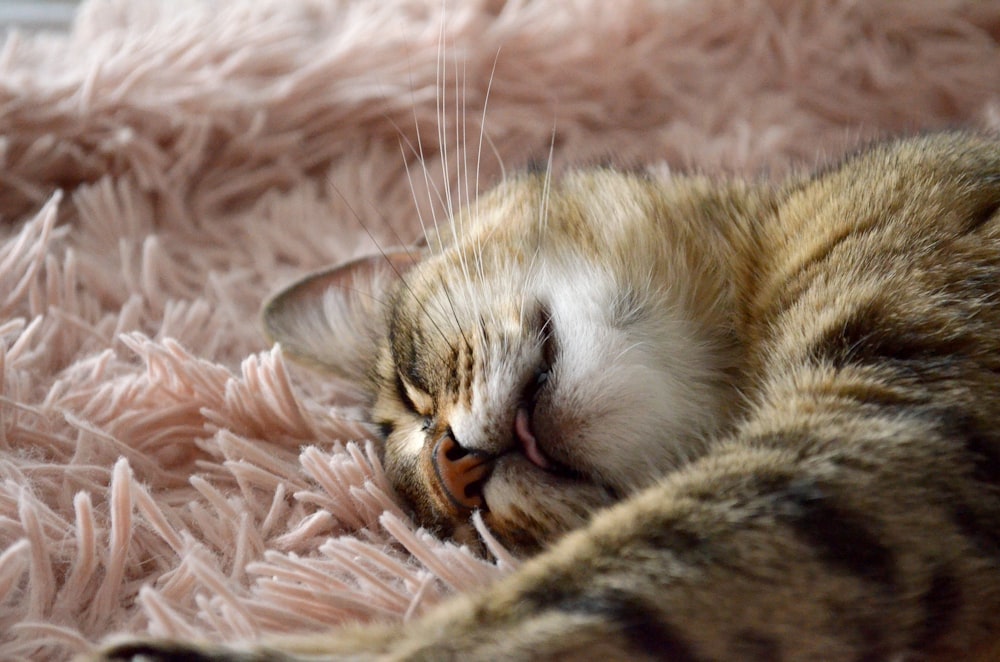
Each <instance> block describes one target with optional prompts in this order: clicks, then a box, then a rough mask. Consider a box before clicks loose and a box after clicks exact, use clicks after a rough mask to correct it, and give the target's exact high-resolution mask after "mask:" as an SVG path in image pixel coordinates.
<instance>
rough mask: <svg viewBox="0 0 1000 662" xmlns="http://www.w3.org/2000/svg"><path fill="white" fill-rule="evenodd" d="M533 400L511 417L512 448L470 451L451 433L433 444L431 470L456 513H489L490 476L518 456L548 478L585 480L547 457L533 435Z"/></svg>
mask: <svg viewBox="0 0 1000 662" xmlns="http://www.w3.org/2000/svg"><path fill="white" fill-rule="evenodd" d="M534 404H535V403H534V401H533V399H531V400H527V401H524V402H522V403H521V404H520V405H519V406H518V408H517V411H516V413H515V415H514V430H513V437H514V442H515V443H514V445H513V446H512V447H511V448H510V449H508V450H507V451H505V452H503V453H501V454H498V455H487V454H484V453H480V452H476V451H471V450H469V449H467V448H465V447H463V446H462V445H461V444H459V442H458V441H456V440H455V438H454V436H453V435H452V434H450V433H447V434H445V435H443V436H442V437H441V438H440V439H439V440H438V442H437V443H436V444H435V447H434V452H433V456H432V466H433V468H434V473H435V478H436V479H437V480H436V482H437V485H438V487H439V488H440V491H441V492H443V493H444V496H445V497H446V498H447V500H448V501H449V502H451V504H452V506H454V507H455V508H456V510H458V511H459V512H462V511H471V510H475V509H481V510H489V504H488V503H487V502H486V498H485V496H484V491H485V487H486V483H487V482H488V481H489V480H490V478H491V477H492V474H493V468H494V465H495V464H496V463H497V461H499V460H501V459H503V458H508V457H511V456H520V457H522V458H524V459H525V460H527V462H528V463H530V464H531V465H532V466H534V467H536V468H537V469H539V470H541V471H543V472H545V473H546V474H548V475H551V476H554V477H557V478H561V479H573V480H581V479H583V478H584V476H583V475H582V474H581V473H580V472H579V471H577V470H575V469H573V468H572V467H570V466H568V465H566V464H564V463H562V462H559V461H558V460H556V459H554V458H553V457H552V456H550V455H549V454H547V453H546V452H545V450H544V448H543V446H542V445H541V444H540V443H539V440H538V438H537V436H536V434H535V431H534V426H533V425H532V420H533V417H534Z"/></svg>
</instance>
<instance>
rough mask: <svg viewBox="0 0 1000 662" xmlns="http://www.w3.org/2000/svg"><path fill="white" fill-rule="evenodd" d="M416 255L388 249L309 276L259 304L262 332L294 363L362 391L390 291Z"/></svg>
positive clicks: (383, 321)
mask: <svg viewBox="0 0 1000 662" xmlns="http://www.w3.org/2000/svg"><path fill="white" fill-rule="evenodd" d="M421 256H422V253H421V251H420V250H419V249H417V250H413V251H410V250H405V249H399V250H389V251H386V252H384V253H378V254H376V255H371V256H368V257H362V258H359V259H356V260H353V261H351V262H347V263H346V264H341V265H339V266H336V267H333V268H331V269H324V270H321V271H317V272H315V273H312V274H309V275H308V276H305V277H304V278H302V279H301V280H299V281H297V282H295V283H293V284H292V285H290V286H288V287H286V288H285V289H283V290H281V291H279V292H278V293H277V294H275V295H274V296H272V297H271V299H269V300H268V301H267V302H266V303H265V304H264V307H263V313H262V317H263V322H264V330H265V332H266V333H267V335H268V336H269V337H270V338H271V340H273V341H275V342H278V343H281V347H282V350H283V351H284V352H285V353H286V354H288V355H289V356H291V357H292V358H293V359H296V360H298V361H300V362H302V363H306V364H309V365H311V366H313V367H317V368H320V369H323V370H326V371H328V372H331V373H333V374H335V375H336V376H338V377H341V378H344V379H347V380H348V381H351V382H353V383H355V384H356V385H357V386H359V387H361V388H367V387H368V379H369V376H370V372H369V371H370V368H371V365H372V363H373V362H374V360H375V352H376V348H377V347H378V344H379V342H380V340H381V338H382V337H383V335H384V334H385V332H386V330H385V316H386V310H385V307H386V306H387V305H388V297H389V293H390V292H391V290H392V288H393V286H394V285H395V283H397V282H398V281H399V280H400V279H401V278H402V277H403V274H405V273H406V271H407V270H409V269H410V267H412V266H413V265H414V264H416V263H417V262H418V261H419V260H420V258H421Z"/></svg>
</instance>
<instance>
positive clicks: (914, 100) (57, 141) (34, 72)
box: [0, 0, 1000, 660]
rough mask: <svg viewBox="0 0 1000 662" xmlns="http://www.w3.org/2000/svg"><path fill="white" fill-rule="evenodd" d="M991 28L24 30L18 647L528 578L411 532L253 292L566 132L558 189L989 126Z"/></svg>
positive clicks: (320, 613)
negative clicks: (566, 175) (462, 142)
mask: <svg viewBox="0 0 1000 662" xmlns="http://www.w3.org/2000/svg"><path fill="white" fill-rule="evenodd" d="M998 26H1000V9H998V8H997V7H996V6H995V4H994V3H981V2H957V1H956V2H952V1H946V2H941V1H938V0H927V1H914V2H905V3H900V2H890V1H882V0H880V1H874V2H865V3H855V2H840V1H830V2H821V3H810V4H808V5H803V4H802V3H799V2H786V1H784V0H770V1H767V2H763V1H762V2H751V3H746V2H741V1H740V2H737V1H724V0H709V1H706V2H690V3H684V2H682V3H662V2H648V1H639V0H634V1H632V0H630V1H627V2H619V3H606V2H603V1H601V0H593V1H584V2H575V3H544V2H510V3H497V2H487V1H485V0H483V1H471V2H470V1H463V2H455V3H446V4H445V5H442V3H440V2H438V1H437V0H386V1H384V2H377V3H376V2H362V1H357V2H326V1H325V0H324V1H319V0H316V1H311V0H302V1H300V2H288V1H287V0H274V1H269V0H246V1H245V2H243V1H234V2H226V3H221V4H216V3H213V4H211V5H209V4H200V3H197V2H189V3H173V2H170V3H156V2H151V1H149V2H147V1H142V2H137V1H136V0H103V1H97V0H92V1H89V2H85V3H84V6H83V8H82V9H81V13H80V16H79V18H78V20H77V21H76V23H75V24H74V26H73V30H72V32H71V34H69V35H19V34H14V35H12V36H9V37H8V38H7V39H6V40H5V42H4V44H3V48H2V50H0V135H2V139H0V219H2V225H0V233H2V243H0V337H2V343H0V347H2V353H0V369H2V380H0V385H2V399H0V426H2V427H0V429H2V435H0V444H2V456H0V474H2V483H0V600H2V603H0V604H2V606H0V658H3V659H12V660H15V659H65V658H67V657H68V656H69V655H71V654H72V653H74V652H81V651H85V650H87V649H88V648H89V647H90V645H91V643H92V642H93V641H95V640H97V639H99V638H101V637H103V636H104V635H105V634H107V633H110V632H116V631H119V632H120V631H127V632H132V633H150V634H154V635H165V636H181V637H200V638H209V639H216V640H220V639H225V640H228V641H232V640H237V639H253V638H255V637H257V636H259V635H261V634H264V633H275V632H288V631H293V630H296V631H302V630H312V629H317V628H320V627H325V626H327V625H329V624H331V623H338V622H345V621H350V620H357V619H361V620H368V619H372V618H392V619H404V618H406V617H407V616H410V615H413V614H418V613H420V612H422V611H425V609H426V607H427V606H428V605H431V604H433V603H435V602H437V601H439V600H440V598H441V597H442V596H443V595H445V594H447V593H449V592H452V591H453V590H455V589H463V590H468V589H471V588H473V587H475V586H478V585H481V584H483V583H487V582H489V581H491V580H492V579H493V578H495V577H496V576H497V575H498V574H502V573H503V572H505V571H506V570H507V569H509V567H510V566H511V565H513V564H514V561H513V559H510V558H508V557H504V558H505V559H506V560H505V561H504V562H502V563H500V564H498V566H494V565H491V564H485V563H482V562H480V561H478V560H476V559H475V558H473V557H472V556H471V555H469V554H466V553H463V552H460V551H458V550H457V549H455V548H454V547H451V546H449V545H447V544H444V543H441V542H440V541H436V540H433V539H431V538H429V537H426V536H422V535H419V534H416V533H415V532H414V526H413V525H412V523H409V522H408V521H407V519H406V518H405V516H404V515H403V514H402V512H401V511H399V510H398V508H397V506H396V505H394V503H393V501H392V499H391V498H390V497H389V496H387V495H388V490H387V487H386V484H385V482H384V477H383V474H382V471H381V468H380V467H379V466H378V464H377V462H374V461H372V460H371V459H370V457H368V456H366V454H365V452H364V451H363V450H361V451H359V450H358V448H356V447H339V446H336V441H337V440H348V439H359V440H363V439H365V438H367V437H370V436H371V431H370V430H369V429H367V428H365V427H363V426H361V425H360V424H358V423H355V422H354V420H355V419H357V418H358V415H357V412H356V410H354V409H353V408H352V407H351V400H350V398H349V397H345V396H349V395H350V394H347V393H345V390H344V386H343V385H342V384H331V383H329V382H328V381H325V380H319V379H316V378H314V377H312V376H311V375H310V374H309V373H307V372H294V374H293V375H291V376H290V375H289V369H288V368H287V367H286V365H285V362H284V360H283V358H282V357H281V355H280V354H279V353H277V352H271V351H269V349H268V345H267V343H266V342H265V340H264V339H263V337H262V335H261V333H260V330H259V328H258V326H257V324H256V321H255V320H256V316H257V310H258V307H259V305H260V302H261V300H262V299H263V298H264V297H265V296H266V294H267V292H269V291H271V290H272V289H274V288H275V287H276V286H278V285H280V284H281V283H283V282H287V281H288V280H289V279H291V278H293V277H295V276H297V275H298V274H301V273H303V272H304V271H308V270H310V269H315V268H319V267H321V266H322V265H326V264H330V263H335V262H341V261H343V260H346V259H349V258H351V257H354V256H358V255H362V254H369V253H371V249H372V244H371V238H370V237H369V236H368V235H367V234H366V233H365V232H364V231H362V230H361V229H360V228H361V226H362V225H364V226H365V227H367V228H368V229H370V230H371V231H372V233H373V234H374V235H375V237H376V238H377V239H378V240H379V243H380V244H381V245H383V246H394V245H400V244H404V243H409V242H410V241H411V240H412V239H414V238H415V237H417V236H418V234H419V224H418V222H417V218H418V216H421V215H422V216H423V217H424V218H428V219H429V218H431V217H432V215H433V214H434V213H436V214H438V215H439V216H440V215H441V214H442V213H443V208H444V207H445V206H447V205H446V203H443V202H442V201H440V200H439V199H438V198H437V197H436V192H437V191H444V190H450V191H460V190H461V191H463V192H462V196H463V200H465V199H467V198H468V197H470V194H471V193H472V192H474V191H472V190H470V191H469V193H466V192H465V189H462V188H460V187H457V186H456V183H457V182H458V181H470V180H471V183H472V185H473V187H472V188H474V185H475V184H477V183H481V184H482V185H488V184H490V183H492V182H495V181H496V180H497V179H498V178H499V175H500V170H501V167H500V164H501V163H502V164H503V165H504V166H505V167H506V168H507V169H508V170H510V171H513V170H515V169H517V168H518V167H520V166H521V165H523V164H525V163H528V162H530V161H536V162H544V161H545V160H546V158H547V155H548V154H549V148H550V146H552V130H553V126H555V127H556V128H557V135H556V141H555V144H554V152H553V156H554V162H555V164H556V167H557V170H558V169H560V168H562V167H563V166H564V165H565V164H569V163H580V162H586V161H592V160H602V159H609V158H610V159H616V160H618V161H622V162H626V163H669V164H671V165H672V166H680V167H685V168H689V167H694V168H695V169H702V170H708V171H719V170H722V169H726V170H733V171H739V172H743V173H760V172H764V171H768V172H770V173H772V174H775V175H777V174H779V173H781V172H786V171H787V170H788V169H789V167H790V166H791V165H793V164H797V163H798V164H806V165H809V166H811V165H812V164H814V163H815V162H816V160H817V157H820V156H822V155H831V154H837V153H840V152H841V151H842V150H843V148H844V147H845V146H847V145H852V144H855V143H856V142H857V141H859V140H862V139H864V138H866V137H869V136H873V135H876V134H880V133H883V132H896V131H900V130H911V129H917V128H937V127H941V126H945V125H954V124H965V123H969V122H972V123H975V124H990V123H993V122H994V120H993V119H992V118H994V117H995V106H994V105H992V104H994V103H995V102H996V101H997V94H998V87H1000V85H998V83H997V80H998V77H997V76H996V75H995V72H996V69H997V57H998V51H997V35H998V32H1000V27H998ZM442 35H443V39H444V42H445V43H446V44H447V49H446V53H451V54H455V55H458V56H460V57H457V59H456V60H452V59H451V58H448V57H446V58H445V60H444V63H445V64H444V65H443V66H442V63H441V62H439V57H440V53H441V48H440V46H441V42H440V40H441V37H442ZM498 54H499V55H498ZM491 77H492V81H493V82H492V85H489V82H488V81H490V80H491ZM488 87H489V98H490V100H489V104H486V102H485V97H486V93H487V88H488ZM442 89H443V90H445V91H446V92H447V95H448V96H447V99H448V103H447V104H445V108H444V111H445V113H444V118H443V119H442V118H440V117H439V108H438V104H437V99H438V98H439V96H438V94H439V92H440V91H441V90H442ZM456 96H458V97H460V98H461V102H460V104H459V105H458V107H457V108H456V106H455V103H454V102H455V99H456ZM487 106H488V107H487ZM484 107H487V109H486V113H485V114H486V126H487V137H488V140H487V141H485V146H484V150H483V153H484V155H485V156H484V158H483V159H482V161H481V164H480V167H479V169H478V173H479V176H478V182H477V178H476V177H471V178H467V177H466V178H463V177H460V172H461V170H462V169H463V168H465V162H463V160H462V159H460V158H457V157H456V156H455V155H456V154H465V153H470V154H471V152H467V150H465V149H464V148H463V147H461V146H457V145H456V136H461V135H463V131H462V128H463V126H465V125H463V124H462V123H459V122H456V121H455V118H456V117H460V116H464V117H466V118H467V120H468V126H467V128H468V133H467V134H466V135H469V136H476V137H478V130H479V126H480V121H481V119H482V111H483V108H484ZM462 109H465V111H466V112H464V113H463V112H461V111H462ZM456 111H457V112H456ZM439 127H443V130H442V132H440V133H439V132H438V129H439ZM418 133H419V136H420V140H419V141H418V139H417V137H418ZM400 138H402V141H403V146H402V149H401V148H400ZM418 142H419V145H420V150H421V156H422V157H423V163H424V164H425V165H426V170H423V169H422V168H421V166H420V164H419V163H418V162H417V160H416V159H415V158H414V157H413V155H412V152H411V151H410V150H411V148H416V146H417V144H418ZM445 157H447V158H445ZM468 163H469V164H470V167H469V168H468V172H475V171H476V169H475V168H474V167H472V166H471V164H472V161H469V162H468ZM407 166H409V168H410V171H411V175H412V176H411V177H408V176H407ZM424 173H426V177H427V180H425V179H424ZM411 181H412V183H413V186H412V188H411ZM445 182H448V183H449V184H450V185H449V186H445ZM60 191H61V193H60ZM414 191H415V192H416V193H415V194H414ZM459 202H460V201H459V200H453V201H452V203H453V206H455V207H456V208H457V207H458V206H460V205H459V204H458V203H459ZM432 210H433V213H432ZM397 235H398V236H397ZM331 414H332V415H331ZM302 444H315V446H314V447H311V448H305V449H303V448H302ZM496 551H497V553H498V554H502V549H500V548H496Z"/></svg>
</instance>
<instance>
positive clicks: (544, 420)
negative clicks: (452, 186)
mask: <svg viewBox="0 0 1000 662" xmlns="http://www.w3.org/2000/svg"><path fill="white" fill-rule="evenodd" d="M652 191H653V189H652V188H651V187H650V186H648V185H647V183H646V182H644V181H643V180H641V179H638V178H633V177H628V176H625V175H620V174H616V173H610V172H597V173H590V174H587V175H582V174H581V175H578V176H571V177H569V178H568V179H566V180H565V181H563V182H562V183H561V184H560V185H559V186H556V187H554V188H552V189H551V190H549V188H548V186H547V185H546V180H545V179H544V178H543V177H541V176H538V177H534V176H525V177H520V178H517V179H512V180H509V181H507V182H505V183H504V184H503V185H501V186H500V187H499V188H498V189H497V190H495V191H493V192H492V193H491V194H490V195H488V196H486V197H484V198H482V199H481V200H480V201H479V202H478V203H477V205H476V206H475V207H473V208H472V209H470V210H468V211H467V212H466V213H465V214H464V215H463V216H462V217H461V218H460V219H458V220H457V221H456V222H455V224H454V225H452V226H449V227H446V228H445V227H442V228H441V229H440V231H439V232H438V233H437V234H434V235H432V236H431V237H429V238H428V239H429V241H428V243H429V246H430V248H428V249H425V250H423V251H422V252H421V254H420V255H415V256H413V259H411V258H410V257H407V256H406V254H405V253H404V254H398V253H397V254H393V255H392V256H388V257H386V258H385V259H382V258H376V259H374V260H367V261H363V262H361V263H356V264H355V265H354V266H351V267H346V268H341V269H337V270H334V271H333V272H329V273H327V274H324V275H322V276H320V277H313V278H310V279H307V280H306V281H303V283H305V285H303V284H302V283H300V284H299V285H297V286H293V287H292V288H290V289H289V290H288V291H286V293H283V294H281V295H279V297H278V298H277V299H276V300H275V301H274V302H272V304H270V305H269V307H268V309H267V310H268V312H267V313H266V315H265V319H266V321H268V320H269V321H268V327H269V328H270V329H271V332H272V334H273V335H274V336H275V337H276V338H277V339H278V340H281V341H282V342H283V343H285V344H286V347H287V348H289V349H290V351H291V352H292V353H293V354H300V355H305V356H307V357H309V358H312V359H314V360H316V361H318V362H320V363H323V364H325V365H328V366H330V367H334V368H336V364H337V363H338V361H339V360H341V358H342V356H341V357H340V358H338V352H339V351H341V350H342V348H343V347H344V342H345V341H344V339H343V338H342V337H341V338H338V336H343V335H344V334H345V333H348V331H347V330H346V327H345V326H344V324H345V323H344V322H342V321H339V320H337V319H336V317H337V316H348V317H352V318H354V319H355V321H356V320H357V319H358V318H359V317H361V318H363V317H365V316H368V315H370V316H371V317H372V319H371V320H370V321H369V323H368V324H369V325H368V327H367V331H366V333H367V334H371V335H370V336H369V335H365V334H364V333H363V334H362V336H363V338H368V340H367V341H365V340H362V341H360V342H361V349H362V350H364V349H366V348H365V347H364V343H365V342H368V343H370V344H371V347H370V349H368V351H367V352H363V353H364V356H365V358H364V361H363V362H364V363H368V367H367V370H366V371H365V374H366V375H367V380H366V381H367V384H368V388H369V390H370V392H371V396H372V403H373V404H372V407H371V416H372V420H373V422H374V423H376V424H377V425H378V426H379V428H380V430H381V431H382V435H383V438H384V445H383V447H382V450H383V452H382V457H383V463H384V466H385V469H386V471H387V473H388V476H389V478H390V480H391V481H392V483H393V485H394V486H395V487H396V488H397V490H398V491H399V492H400V494H401V495H402V496H403V497H404V499H405V500H406V501H407V502H408V503H409V505H410V506H411V508H412V510H413V511H414V513H415V514H416V516H417V517H418V519H420V520H421V521H422V522H423V523H424V524H426V525H429V526H432V527H434V528H435V529H437V530H438V531H440V532H443V533H445V534H449V535H452V536H454V537H456V538H458V539H460V540H470V539H471V536H472V535H473V533H472V529H471V527H470V525H469V518H470V515H471V514H472V512H473V511H475V510H480V511H481V512H482V513H483V516H484V520H485V522H486V524H487V525H488V526H489V527H490V529H491V530H492V531H493V532H494V533H495V534H496V535H497V536H498V537H499V538H500V539H501V540H503V541H504V542H505V543H507V544H508V545H511V546H514V547H518V548H522V549H532V548H534V547H536V546H537V545H539V544H540V543H543V542H545V541H547V540H550V539H551V538H553V537H554V536H555V535H557V534H559V533H561V532H564V531H566V530H568V529H572V528H576V527H578V526H580V525H581V524H583V523H584V522H585V521H586V520H587V519H588V518H589V516H590V515H591V514H592V513H593V512H595V511H596V510H597V509H599V508H600V507H602V506H605V505H607V504H609V503H612V502H614V501H617V500H619V499H621V498H622V497H624V496H626V495H628V494H630V493H632V492H633V491H635V490H636V489H638V488H640V487H643V486H645V485H648V484H649V483H650V482H651V481H653V480H655V479H656V478H657V477H659V476H662V475H663V474H664V473H665V472H667V471H669V470H670V469H671V468H673V467H676V466H678V465H679V464H680V463H682V462H683V461H685V460H686V459H688V458H690V457H691V456H693V455H694V454H696V453H697V452H698V450H699V442H700V440H701V439H702V437H703V435H704V434H705V433H706V432H708V431H710V430H711V429H713V428H714V427H715V426H716V424H717V423H718V415H717V413H718V412H719V411H721V410H722V409H723V407H722V406H721V405H720V403H719V401H718V400H719V397H720V395H719V393H720V386H719V384H720V383H721V382H723V381H724V377H723V376H722V375H721V372H720V370H721V366H720V361H719V359H718V356H717V355H716V351H715V350H716V349H717V347H714V346H713V343H712V341H711V340H710V337H709V334H706V333H705V329H704V328H703V323H704V320H703V319H699V313H697V311H691V310H688V308H689V306H688V304H687V302H686V299H685V296H686V295H685V292H687V291H688V289H689V288H688V287H687V286H686V285H684V284H681V283H677V284H674V285H672V284H671V282H670V281H671V280H672V279H677V278H679V277H680V276H679V274H678V272H677V270H676V268H672V267H671V268H668V267H665V266H664V265H663V264H661V263H662V262H663V260H664V257H665V256H664V255H663V251H664V248H663V247H662V246H661V245H659V241H658V240H657V239H653V238H651V237H649V236H648V235H650V234H651V233H652V232H653V231H654V230H653V226H654V225H655V223H656V222H657V219H656V218H655V217H656V216H657V215H658V213H659V209H658V207H657V201H656V199H655V196H654V195H653V193H652ZM674 257H676V256H674ZM390 259H391V260H393V261H394V264H393V265H392V267H391V268H389V269H386V268H384V267H385V265H387V264H388V262H387V260H390ZM359 264H363V265H364V267H363V268H359V266H358V265H359ZM379 265H382V267H383V268H381V269H380V267H379ZM345 269H346V271H345ZM365 270H371V273H374V272H381V273H382V275H383V277H384V276H386V272H387V271H388V272H390V274H391V277H390V278H388V279H383V282H382V283H383V284H382V285H380V286H378V287H384V288H385V290H386V291H385V292H382V293H381V294H380V295H379V296H378V298H379V299H380V300H381V301H382V302H383V303H384V306H379V305H375V304H369V305H366V304H363V303H362V304H358V302H354V303H351V304H347V305H345V304H344V301H343V298H344V296H345V294H344V293H345V292H350V291H356V290H357V289H358V288H359V287H360V283H361V282H369V283H370V281H371V274H370V273H369V274H367V275H364V276H360V275H358V273H357V272H359V271H365ZM397 274H398V277H396V276H397ZM345 278H350V279H351V281H352V283H351V286H350V287H349V288H347V287H338V286H337V285H343V281H344V279H345ZM334 281H336V282H334ZM331 285H333V286H331ZM369 287H371V285H370V284H369ZM303 291H307V292H311V294H310V297H311V298H308V297H305V296H304V295H303V294H302V292H303ZM304 300H305V301H304ZM309 301H312V303H309ZM369 301H371V300H369ZM289 311H298V312H289ZM289 318H292V319H294V320H295V322H294V323H291V322H289ZM303 318H310V319H311V321H306V322H303V321H302V319H303ZM324 325H325V326H326V327H327V329H328V331H325V332H324V331H322V330H321V327H323V326H324ZM290 329H294V330H290ZM303 334H305V335H309V336H310V338H309V339H307V340H306V341H302V340H301V336H302V335H303ZM321 336H322V337H321ZM324 338H325V339H324ZM303 347H305V349H303ZM346 351H353V352H357V351H358V344H357V342H356V341H352V344H350V349H348V350H346Z"/></svg>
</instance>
